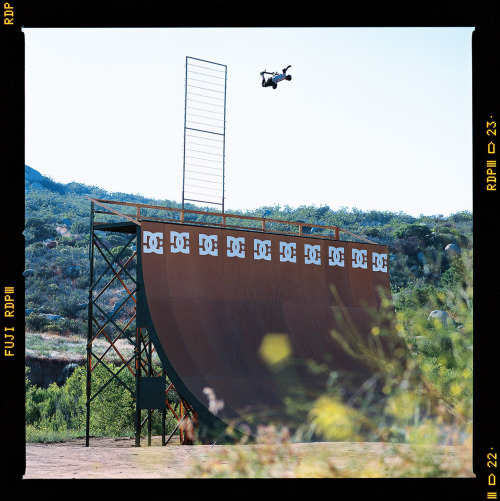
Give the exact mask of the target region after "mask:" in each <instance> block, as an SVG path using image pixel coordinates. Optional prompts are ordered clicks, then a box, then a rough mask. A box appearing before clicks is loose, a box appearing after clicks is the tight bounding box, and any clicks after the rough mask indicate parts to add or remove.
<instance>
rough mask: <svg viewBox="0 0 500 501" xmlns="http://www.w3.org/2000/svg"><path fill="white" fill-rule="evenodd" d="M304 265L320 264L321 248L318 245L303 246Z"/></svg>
mask: <svg viewBox="0 0 500 501" xmlns="http://www.w3.org/2000/svg"><path fill="white" fill-rule="evenodd" d="M304 254H305V263H306V264H321V247H320V246H319V245H309V244H304Z"/></svg>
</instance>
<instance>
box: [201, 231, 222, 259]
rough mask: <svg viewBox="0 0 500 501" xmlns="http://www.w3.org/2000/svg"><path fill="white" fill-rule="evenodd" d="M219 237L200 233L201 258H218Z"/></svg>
mask: <svg viewBox="0 0 500 501" xmlns="http://www.w3.org/2000/svg"><path fill="white" fill-rule="evenodd" d="M217 254H218V251H217V235H203V234H202V233H200V256H207V255H210V256H217Z"/></svg>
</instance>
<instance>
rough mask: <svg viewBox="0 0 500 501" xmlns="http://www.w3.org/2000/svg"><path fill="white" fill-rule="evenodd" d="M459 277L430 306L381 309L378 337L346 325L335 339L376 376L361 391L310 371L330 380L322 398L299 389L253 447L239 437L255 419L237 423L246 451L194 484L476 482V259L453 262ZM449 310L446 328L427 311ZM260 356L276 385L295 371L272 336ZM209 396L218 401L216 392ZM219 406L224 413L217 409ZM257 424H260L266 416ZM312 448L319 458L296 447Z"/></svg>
mask: <svg viewBox="0 0 500 501" xmlns="http://www.w3.org/2000/svg"><path fill="white" fill-rule="evenodd" d="M452 270H453V273H454V274H455V275H454V277H453V278H452V279H450V280H448V281H447V282H446V284H444V285H443V287H441V288H435V289H432V291H431V292H429V291H428V294H427V295H426V299H425V302H422V301H421V299H422V298H421V297H420V298H419V297H418V295H416V296H415V297H413V298H411V297H405V298H403V299H402V298H399V304H396V306H397V308H396V311H395V310H394V308H393V303H392V302H391V301H390V300H389V299H388V298H384V299H382V308H381V309H380V311H379V312H378V313H377V318H374V327H373V329H372V332H371V334H372V335H371V336H369V337H366V336H362V335H361V334H360V333H359V332H357V331H356V329H355V328H351V329H350V330H349V329H348V327H349V319H346V318H344V319H343V321H344V328H343V329H341V330H342V336H340V334H339V333H336V332H332V336H334V337H335V338H336V340H337V341H338V342H339V343H340V344H341V345H342V347H343V348H344V350H345V351H346V352H348V353H349V354H351V355H352V356H353V357H356V358H357V359H358V361H360V362H361V363H362V365H363V366H365V367H367V368H368V372H369V374H370V376H369V377H366V379H365V381H364V383H363V384H361V385H359V384H356V385H354V384H353V386H352V388H350V387H349V378H345V377H344V375H343V374H342V373H341V372H339V371H336V372H329V371H328V369H327V364H322V363H318V362H317V361H315V362H312V361H310V362H308V364H307V366H308V367H307V369H308V370H309V371H311V372H312V373H313V374H315V375H316V376H317V375H318V374H321V375H322V376H323V380H324V388H323V390H322V391H321V392H319V393H318V394H315V395H311V394H308V395H305V394H304V392H300V390H297V389H295V390H294V391H293V393H291V394H290V395H289V396H288V397H286V404H287V416H286V418H285V419H277V418H276V419H273V417H272V414H269V413H268V415H269V423H268V424H267V425H265V426H263V425H261V424H260V425H256V427H255V428H254V430H256V433H255V431H254V433H253V437H250V436H249V435H247V434H239V433H238V432H236V431H235V429H239V430H244V428H245V426H248V424H247V423H252V416H251V415H250V416H244V417H242V419H241V420H240V421H239V422H237V421H235V422H234V423H232V424H233V428H231V427H229V428H228V429H227V430H226V433H227V434H229V435H232V436H233V437H234V440H235V441H236V443H237V444H238V445H237V446H235V447H232V448H227V447H224V446H218V447H216V448H215V452H214V453H213V454H211V455H210V456H209V457H208V459H205V460H203V461H196V462H194V463H193V465H192V471H191V475H192V476H196V477H197V476H201V477H221V478H225V477H252V478H253V477H383V476H390V477H467V476H473V473H472V467H471V464H472V436H471V434H472V333H473V332H472V311H473V309H472V305H473V301H472V300H473V294H472V292H473V290H472V254H471V253H470V254H468V255H462V256H461V257H457V258H455V260H454V263H453V267H452ZM450 276H451V273H450ZM402 303H403V304H402ZM444 304H446V306H447V309H448V311H450V312H452V314H453V316H452V317H451V316H450V318H449V319H448V320H447V321H443V320H436V319H434V318H433V317H431V316H429V314H428V313H429V308H433V309H435V308H438V307H440V306H441V307H442V306H443V305H444ZM347 333H349V335H348V336H346V334H347ZM402 340H403V341H404V342H401V341H402ZM260 354H261V356H262V358H263V360H265V361H266V363H267V364H268V365H269V366H270V368H271V370H272V371H273V372H274V373H275V374H276V376H277V378H279V377H280V375H282V376H283V375H286V373H287V371H290V370H294V368H295V369H296V364H297V362H296V361H295V360H294V358H293V350H292V347H291V343H290V342H289V340H288V338H287V336H286V335H283V334H269V335H268V336H267V337H266V338H264V340H263V343H262V345H261V348H260ZM325 358H326V357H325ZM288 373H289V372H288ZM207 395H209V398H211V399H216V398H217V397H216V395H215V394H214V393H213V392H207ZM215 403H217V404H218V406H219V407H220V406H221V405H222V404H223V402H211V405H212V404H215ZM212 407H216V406H215V405H212ZM254 417H256V416H254ZM256 422H258V423H262V422H263V420H262V416H259V417H258V419H257V420H256ZM242 423H244V424H242ZM308 442H309V444H308V445H310V446H314V450H311V449H308V448H307V447H306V448H299V447H298V443H308ZM311 442H312V443H311ZM321 442H336V443H337V444H338V445H339V446H342V447H344V449H342V447H341V448H335V449H334V451H336V452H339V451H342V450H344V453H345V454H344V453H341V454H339V455H338V456H337V455H336V453H334V454H333V455H332V452H331V450H330V452H329V451H328V447H327V446H328V444H327V443H321ZM359 442H364V443H363V444H360V443H359ZM340 443H342V444H340ZM361 445H362V446H363V447H362V448H361V449H360V448H358V446H361ZM349 446H350V449H349ZM356 451H358V452H356ZM345 457H347V458H348V459H345Z"/></svg>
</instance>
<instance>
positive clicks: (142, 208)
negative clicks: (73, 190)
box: [87, 197, 376, 244]
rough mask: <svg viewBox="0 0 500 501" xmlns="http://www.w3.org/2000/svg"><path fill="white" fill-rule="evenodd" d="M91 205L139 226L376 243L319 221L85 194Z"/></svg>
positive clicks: (102, 211) (98, 211)
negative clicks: (179, 226) (210, 228)
mask: <svg viewBox="0 0 500 501" xmlns="http://www.w3.org/2000/svg"><path fill="white" fill-rule="evenodd" d="M87 198H88V199H89V200H90V201H91V202H92V203H93V204H94V203H95V204H96V205H98V206H99V207H102V209H103V210H96V211H95V212H96V214H107V215H115V216H119V217H122V218H124V219H126V220H127V221H130V222H131V223H133V224H136V225H137V226H141V221H143V220H147V221H159V222H174V223H181V224H197V225H203V226H214V227H217V228H229V229H242V230H247V231H259V232H262V233H279V234H284V235H294V236H296V235H299V236H301V237H312V238H322V239H326V240H341V233H345V234H346V235H349V236H351V237H353V238H355V239H359V240H362V241H364V242H367V243H370V244H376V242H374V241H372V240H369V239H367V238H365V237H362V236H361V235H356V234H355V233H352V232H350V231H347V230H343V229H342V228H339V227H338V226H327V225H322V224H316V223H305V222H301V221H284V220H281V219H269V218H265V217H255V216H242V215H240V214H228V213H224V212H223V213H220V212H205V211H197V210H189V209H181V208H175V207H163V206H161V205H150V204H140V203H131V202H119V201H115V200H102V199H95V198H91V197H87ZM113 205H115V206H116V205H117V206H123V207H131V208H135V214H128V213H125V212H122V211H119V210H117V209H115V208H113ZM148 210H150V211H151V210H154V211H160V212H163V213H166V212H174V213H176V214H178V215H179V217H178V218H172V217H167V216H168V215H165V216H156V215H151V214H147V213H146V211H148ZM189 215H203V216H213V217H217V218H220V222H219V223H212V222H208V221H203V222H201V221H193V220H189V219H188V218H187V217H186V216H189ZM228 219H237V220H241V221H247V222H258V223H259V224H258V227H257V228H252V227H249V226H242V225H235V224H228ZM269 223H272V224H274V225H285V226H286V225H289V226H293V227H295V228H296V229H297V231H296V232H293V231H286V230H285V231H283V230H277V229H275V228H272V229H271V228H269V226H266V225H268V224H269ZM304 228H315V229H316V230H319V231H329V232H332V233H333V235H328V234H321V233H314V235H311V234H310V233H307V232H306V231H305V230H304Z"/></svg>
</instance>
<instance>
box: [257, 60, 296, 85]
mask: <svg viewBox="0 0 500 501" xmlns="http://www.w3.org/2000/svg"><path fill="white" fill-rule="evenodd" d="M291 67H292V65H291V64H290V65H288V66H287V67H286V68H283V72H282V73H278V72H277V71H275V72H272V73H271V72H270V71H266V70H264V71H261V72H260V76H261V77H262V87H272V88H273V89H276V88H277V87H278V82H281V81H282V80H285V79H286V80H291V79H292V75H287V74H286V70H288V68H291ZM265 74H267V75H271V76H270V77H269V78H268V79H267V80H266V78H265V77H264V75H265Z"/></svg>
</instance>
